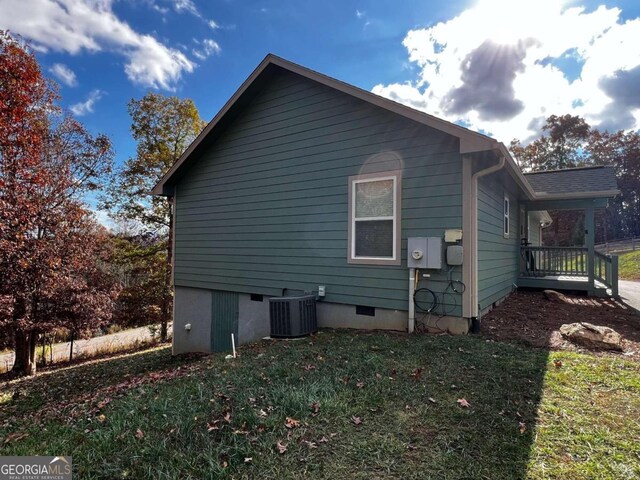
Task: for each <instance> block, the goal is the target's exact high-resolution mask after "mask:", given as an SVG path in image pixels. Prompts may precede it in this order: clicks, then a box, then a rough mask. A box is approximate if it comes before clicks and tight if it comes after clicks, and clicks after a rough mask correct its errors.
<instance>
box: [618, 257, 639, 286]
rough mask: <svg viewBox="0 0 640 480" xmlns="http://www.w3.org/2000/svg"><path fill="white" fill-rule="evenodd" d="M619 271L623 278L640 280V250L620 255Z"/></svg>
mask: <svg viewBox="0 0 640 480" xmlns="http://www.w3.org/2000/svg"><path fill="white" fill-rule="evenodd" d="M618 272H619V275H620V278H622V279H623V280H640V250H636V251H635V252H629V253H624V254H622V255H620V256H619V257H618Z"/></svg>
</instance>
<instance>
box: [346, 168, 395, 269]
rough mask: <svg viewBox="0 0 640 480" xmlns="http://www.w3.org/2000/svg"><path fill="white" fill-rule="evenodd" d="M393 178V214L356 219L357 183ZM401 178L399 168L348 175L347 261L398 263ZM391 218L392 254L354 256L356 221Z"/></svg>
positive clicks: (381, 263)
mask: <svg viewBox="0 0 640 480" xmlns="http://www.w3.org/2000/svg"><path fill="white" fill-rule="evenodd" d="M382 180H393V216H383V217H366V218H361V219H356V215H355V212H356V189H355V186H356V185H357V184H358V183H367V182H376V181H382ZM401 192H402V178H401V172H400V171H399V170H396V171H392V172H380V173H370V174H364V175H354V176H351V177H349V209H348V210H349V212H348V215H349V219H348V220H349V232H348V242H349V243H348V247H347V248H348V253H347V263H354V264H365V265H400V264H401V258H400V225H401V218H400V211H401ZM375 220H392V221H393V229H392V231H393V249H392V252H393V256H391V257H358V256H356V254H355V252H356V235H355V231H356V230H355V227H356V222H358V221H375Z"/></svg>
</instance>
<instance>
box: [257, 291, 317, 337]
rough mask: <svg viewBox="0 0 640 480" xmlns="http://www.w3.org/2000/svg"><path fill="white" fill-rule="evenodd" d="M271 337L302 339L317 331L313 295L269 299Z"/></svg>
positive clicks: (314, 298)
mask: <svg viewBox="0 0 640 480" xmlns="http://www.w3.org/2000/svg"><path fill="white" fill-rule="evenodd" d="M269 318H270V320H271V336H272V337H274V338H291V337H303V336H305V335H309V334H310V333H313V332H316V331H317V330H318V319H317V317H316V297H315V295H303V296H301V297H274V298H270V299H269Z"/></svg>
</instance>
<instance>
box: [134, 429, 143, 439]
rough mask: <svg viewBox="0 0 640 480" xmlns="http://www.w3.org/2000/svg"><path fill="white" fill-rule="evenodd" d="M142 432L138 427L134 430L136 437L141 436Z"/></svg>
mask: <svg viewBox="0 0 640 480" xmlns="http://www.w3.org/2000/svg"><path fill="white" fill-rule="evenodd" d="M143 437H144V433H143V432H142V430H140V429H139V428H138V429H137V430H136V438H143Z"/></svg>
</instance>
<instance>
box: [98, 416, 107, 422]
mask: <svg viewBox="0 0 640 480" xmlns="http://www.w3.org/2000/svg"><path fill="white" fill-rule="evenodd" d="M106 420H107V417H105V416H104V415H98V421H99V422H100V423H104V422H105V421H106Z"/></svg>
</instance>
